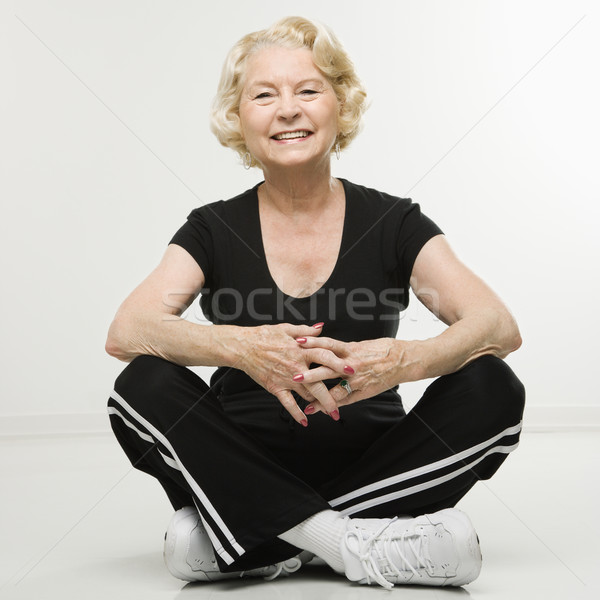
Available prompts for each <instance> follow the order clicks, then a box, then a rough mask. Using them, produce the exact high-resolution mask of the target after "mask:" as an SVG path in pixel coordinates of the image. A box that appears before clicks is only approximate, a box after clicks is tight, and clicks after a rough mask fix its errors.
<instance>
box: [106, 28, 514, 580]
mask: <svg viewBox="0 0 600 600" xmlns="http://www.w3.org/2000/svg"><path fill="white" fill-rule="evenodd" d="M364 107H365V92H364V90H363V88H362V87H361V84H360V81H359V80H358V78H357V76H356V74H355V72H354V68H353V65H352V63H351V61H350V60H349V58H348V56H347V55H346V53H345V51H344V50H343V48H342V47H341V45H340V43H339V41H338V40H337V39H336V37H335V36H334V35H333V34H332V33H331V32H330V31H329V30H328V29H326V28H324V27H323V26H320V25H316V24H314V23H312V22H310V21H307V20H305V19H301V18H286V19H283V20H281V21H279V22H278V23H276V24H275V25H273V26H272V27H271V28H269V29H267V30H264V31H259V32H256V33H252V34H249V35H247V36H245V37H244V38H243V39H242V40H240V41H239V42H238V43H237V44H236V45H235V46H234V47H233V49H232V50H231V52H230V54H229V56H228V57H227V60H226V62H225V66H224V69H223V74H222V78H221V82H220V85H219V89H218V94H217V98H216V101H215V105H214V110H213V115H212V128H213V131H214V133H215V134H216V136H217V138H218V139H219V141H220V142H221V143H222V144H224V145H226V146H229V147H231V148H233V149H234V150H235V151H237V152H238V153H239V154H240V156H241V158H242V160H243V163H244V165H245V166H246V167H247V168H250V167H251V166H255V167H258V168H260V169H261V170H262V172H263V175H264V181H263V182H261V183H259V184H258V185H256V186H255V187H253V188H252V189H250V190H248V191H246V192H243V193H242V194H240V195H239V196H237V197H235V198H232V199H230V200H227V201H219V202H214V203H211V204H207V205H205V206H203V207H201V208H198V209H196V210H194V211H192V213H191V214H190V215H189V217H188V220H187V222H186V223H185V224H184V225H183V226H182V227H181V229H180V230H179V231H178V232H177V233H176V234H175V236H174V237H173V239H172V240H171V243H170V244H169V245H168V247H167V249H166V252H165V254H164V257H163V259H162V261H161V262H160V264H159V265H158V267H157V268H156V269H155V270H154V271H153V272H152V273H151V274H150V275H149V277H148V278H147V279H146V280H145V281H144V282H143V283H141V284H140V285H139V286H138V287H137V288H136V289H135V290H134V291H133V292H132V293H131V295H130V296H129V297H128V298H127V299H126V300H125V302H124V303H123V304H122V306H121V307H120V308H119V310H118V312H117V315H116V317H115V319H114V321H113V323H112V325H111V328H110V331H109V335H108V340H107V346H106V347H107V351H108V353H109V354H111V355H112V356H115V357H117V358H119V359H121V360H124V361H126V362H130V364H129V365H128V366H127V368H126V369H125V370H124V371H123V373H122V374H121V375H120V376H119V378H118V379H117V381H116V384H115V390H114V392H113V394H112V395H111V398H110V400H109V413H110V418H111V423H112V426H113V429H114V432H115V434H116V436H117V438H118V440H119V442H120V444H121V445H122V447H123V449H124V450H125V452H126V453H127V455H128V457H129V459H130V460H131V461H132V463H133V465H134V466H135V467H137V468H138V469H141V470H143V471H145V472H147V473H149V474H151V475H153V476H154V477H156V478H157V479H158V480H159V481H160V483H161V484H162V486H163V487H164V489H165V491H166V493H167V494H168V497H169V499H170V501H171V503H172V504H173V507H174V509H175V510H176V512H175V515H174V516H173V518H172V520H171V523H170V525H169V527H168V530H167V535H166V538H165V548H164V555H165V561H166V563H167V566H168V567H169V570H170V571H171V573H172V574H174V575H175V576H177V577H180V578H181V579H184V580H189V581H193V580H215V579H220V578H226V577H239V576H241V575H262V576H266V577H274V576H277V575H278V574H280V573H289V572H292V571H294V570H296V569H297V568H298V567H299V566H300V564H301V563H302V562H304V561H306V560H308V559H309V558H312V557H313V556H315V555H316V556H318V557H320V558H321V559H322V560H324V561H325V562H326V563H327V564H328V565H329V566H330V567H331V568H332V569H333V570H334V571H335V572H336V573H339V574H342V575H345V576H346V577H347V578H348V579H349V580H351V581H358V582H360V583H365V584H372V583H377V584H380V585H382V586H384V587H388V588H389V587H392V586H393V584H396V583H411V584H415V583H417V584H426V585H463V584H465V583H468V582H470V581H472V580H473V579H474V578H475V577H477V575H478V574H479V571H480V567H481V554H480V550H479V540H478V538H477V535H476V533H475V530H474V529H473V526H472V524H471V522H470V520H469V519H468V517H467V516H466V515H465V514H464V513H463V512H461V511H460V510H458V509H456V508H453V507H454V506H455V504H456V503H457V502H458V500H459V499H460V498H461V497H462V496H463V495H464V494H465V493H466V492H467V491H468V490H469V489H470V488H471V487H472V486H473V485H474V484H475V482H476V481H477V480H479V479H486V478H489V477H491V476H492V474H493V473H494V472H495V471H496V470H497V468H498V467H499V466H500V464H501V463H502V462H503V460H504V459H505V458H506V456H507V454H508V453H509V452H510V451H511V450H513V449H514V448H515V447H516V446H517V443H518V438H519V434H520V430H521V417H522V412H523V404H524V391H523V387H522V385H521V384H520V382H519V381H518V379H517V378H516V377H515V375H514V374H513V373H512V371H511V370H510V368H509V367H508V366H507V365H506V364H505V363H504V361H503V360H502V359H503V358H504V357H505V356H506V355H507V354H509V353H510V352H511V351H513V350H515V349H516V348H518V346H519V345H520V337H519V332H518V329H517V326H516V324H515V321H514V319H513V317H512V316H511V314H510V313H509V311H508V310H507V308H506V307H505V306H504V304H503V303H502V302H501V301H500V300H499V298H498V297H497V296H496V295H495V294H494V293H493V292H492V291H491V290H490V288H489V287H488V286H487V285H486V284H485V283H484V282H483V281H482V280H481V279H479V278H478V277H476V276H475V275H474V274H473V273H472V272H471V271H470V270H469V269H467V268H466V267H465V266H464V265H463V264H462V263H461V262H460V261H459V260H458V259H457V257H456V256H455V255H454V253H453V252H452V250H451V249H450V246H449V245H448V242H447V241H446V238H445V237H444V235H443V234H442V232H441V231H440V229H439V228H438V227H437V226H436V225H435V224H434V223H433V222H432V221H431V220H430V219H428V218H427V217H426V216H424V215H423V214H422V213H421V211H420V208H419V206H418V205H417V204H414V203H412V202H411V201H410V200H407V199H401V198H397V197H394V196H391V195H388V194H385V193H382V192H378V191H376V190H373V189H369V188H366V187H362V186H360V185H357V184H354V183H351V182H349V181H347V180H343V179H336V178H333V177H332V175H331V168H330V161H331V157H332V154H338V155H339V152H340V151H341V150H343V149H344V148H345V147H346V146H347V145H348V144H349V143H350V141H351V140H352V139H353V138H354V137H355V135H356V133H357V130H358V126H359V122H360V118H361V115H362V113H363V110H364ZM409 287H411V288H412V289H413V290H414V292H415V294H416V296H417V297H418V298H419V300H420V301H421V302H423V303H424V304H425V306H427V307H428V308H429V309H430V310H431V311H433V312H434V313H435V314H436V315H437V316H439V318H440V319H441V320H442V321H444V322H445V323H446V324H447V325H448V327H447V328H446V329H445V331H444V332H443V333H442V334H441V335H438V336H437V337H434V338H432V339H427V340H417V341H406V340H402V339H397V338H396V333H397V331H398V323H399V313H400V311H401V310H403V309H404V308H406V306H407V304H408V292H409ZM199 295H200V303H201V306H202V309H203V312H204V314H205V315H206V317H207V319H208V320H209V321H211V322H212V325H210V326H206V325H201V324H196V323H192V322H190V321H188V320H185V319H183V318H181V314H182V312H183V310H184V309H185V308H186V307H188V306H189V305H190V304H191V303H192V301H193V300H194V299H195V298H196V297H197V296H199ZM189 365H210V366H216V367H218V369H217V370H216V372H215V373H214V376H213V377H212V379H211V385H210V387H209V386H208V385H207V384H206V383H205V382H204V381H202V380H201V379H200V378H199V377H198V376H197V375H196V374H195V373H193V372H192V371H191V370H189V369H187V368H186V366H189ZM432 377H437V379H436V380H435V381H434V382H433V383H432V384H431V385H430V386H429V387H428V388H427V390H426V391H425V394H424V395H423V397H422V398H421V400H420V401H419V402H418V403H417V404H416V406H415V407H414V408H413V409H412V410H411V411H410V412H409V413H408V414H406V413H405V411H404V409H403V407H402V403H401V400H400V396H399V395H398V393H397V388H398V385H399V384H401V383H403V382H407V381H415V380H419V379H425V378H432ZM340 409H341V410H340Z"/></svg>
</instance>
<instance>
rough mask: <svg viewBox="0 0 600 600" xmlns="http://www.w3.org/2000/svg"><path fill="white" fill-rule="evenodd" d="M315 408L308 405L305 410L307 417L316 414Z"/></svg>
mask: <svg viewBox="0 0 600 600" xmlns="http://www.w3.org/2000/svg"><path fill="white" fill-rule="evenodd" d="M315 410H316V409H315V407H314V406H313V405H312V404H309V405H307V407H306V408H305V409H304V414H305V415H312V414H313V413H314V412H315Z"/></svg>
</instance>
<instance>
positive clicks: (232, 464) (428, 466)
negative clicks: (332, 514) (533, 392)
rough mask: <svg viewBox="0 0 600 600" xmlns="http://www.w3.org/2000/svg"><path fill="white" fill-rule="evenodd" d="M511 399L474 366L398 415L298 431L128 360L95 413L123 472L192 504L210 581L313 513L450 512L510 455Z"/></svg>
mask: <svg viewBox="0 0 600 600" xmlns="http://www.w3.org/2000/svg"><path fill="white" fill-rule="evenodd" d="M524 401H525V393H524V389H523V386H522V384H521V383H520V381H519V380H518V379H517V377H516V376H515V375H514V373H513V372H512V371H511V369H510V368H509V367H508V365H507V364H506V363H505V362H504V361H502V360H500V359H497V358H495V357H492V356H484V357H482V358H479V359H477V360H475V361H473V362H472V363H470V364H469V365H468V366H466V367H465V368H463V369H461V370H460V371H458V372H456V373H453V374H451V375H445V376H443V377H440V378H438V379H436V380H435V381H434V382H433V383H432V384H431V385H430V386H429V387H428V388H427V390H426V391H425V393H424V395H423V397H422V398H421V400H420V401H419V402H418V403H417V405H416V406H415V407H414V408H413V409H412V410H411V411H410V412H409V413H408V414H405V413H404V411H403V409H402V407H401V405H399V404H396V403H393V402H392V403H390V402H387V401H385V400H380V399H373V400H365V401H363V402H359V403H356V404H354V405H351V406H346V407H342V408H341V409H340V413H341V417H342V418H341V419H340V421H339V422H335V421H333V420H332V419H331V418H330V417H328V416H326V415H323V414H320V413H319V414H317V415H313V416H311V417H309V426H308V427H307V428H303V427H301V426H300V425H298V424H296V423H295V422H294V421H291V420H290V419H288V418H287V416H284V415H286V414H287V413H282V412H281V411H282V409H281V407H280V405H279V403H278V401H277V399H276V398H274V397H272V396H269V395H268V394H266V393H265V394H261V395H260V396H254V397H253V396H249V397H248V396H246V397H243V398H242V397H240V398H232V399H228V400H227V401H226V402H223V404H222V403H221V402H220V401H219V399H218V398H216V396H215V395H214V393H213V392H212V391H211V390H210V388H209V387H208V386H207V385H206V384H205V383H204V381H202V379H200V378H199V377H198V376H197V375H196V374H195V373H193V372H192V371H190V370H189V369H186V368H185V367H180V366H177V365H174V364H172V363H170V362H168V361H165V360H162V359H160V358H156V357H151V356H140V357H138V358H136V359H135V360H134V361H132V362H131V364H130V365H128V366H127V368H126V369H125V370H124V371H123V372H122V373H121V375H120V376H119V377H118V379H117V381H116V384H115V390H114V392H113V393H112V395H111V398H110V400H109V409H108V410H109V414H110V419H111V424H112V427H113V431H114V432H115V435H116V436H117V439H118V440H119V443H120V444H121V446H122V447H123V449H124V451H125V453H126V454H127V456H128V457H129V459H130V460H131V462H132V464H133V465H134V466H135V467H136V468H138V469H141V470H142V471H145V472H147V473H149V474H151V475H153V476H154V477H156V478H157V479H158V480H159V481H160V483H161V484H162V486H163V488H164V489H165V491H166V492H167V494H168V496H169V498H170V500H171V503H172V504H173V506H174V508H176V509H177V508H181V507H182V506H186V505H191V504H195V505H196V507H197V508H198V510H199V512H200V514H201V515H202V519H203V521H204V523H205V525H206V528H207V531H208V533H209V535H210V538H211V541H212V543H213V546H214V549H215V554H216V556H217V559H218V562H219V566H220V567H221V569H222V570H243V569H249V568H253V567H257V566H264V565H267V564H273V563H274V562H278V561H280V560H285V559H286V558H289V557H291V556H293V555H294V554H296V553H297V552H298V550H297V549H296V548H294V547H293V546H291V545H289V544H287V543H285V542H283V541H281V540H279V539H278V538H277V535H278V534H280V533H282V532H284V531H287V530H288V529H290V528H292V527H293V526H294V525H297V524H298V523H300V522H301V521H303V520H304V519H306V518H308V517H309V516H311V515H313V514H315V513H317V512H319V511H321V510H324V509H328V508H332V509H334V510H337V511H340V512H342V513H343V514H344V515H354V516H361V517H389V516H394V515H419V514H423V513H425V512H433V511H436V510H440V509H442V508H447V507H451V506H454V505H455V504H456V503H457V502H458V500H459V499H460V498H461V497H462V496H463V495H464V494H465V493H466V492H467V491H468V490H469V489H470V488H471V487H472V486H473V485H474V484H475V482H476V481H477V480H479V479H487V478H489V477H491V476H492V475H493V474H494V472H495V471H496V469H498V467H499V466H500V464H501V463H502V462H503V461H504V459H505V458H506V456H507V454H508V453H509V452H511V451H512V450H514V449H515V448H516V446H517V444H518V440H519V434H520V431H521V419H522V414H523V406H524ZM282 417H284V418H282Z"/></svg>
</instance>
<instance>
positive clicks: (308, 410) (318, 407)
mask: <svg viewBox="0 0 600 600" xmlns="http://www.w3.org/2000/svg"><path fill="white" fill-rule="evenodd" d="M318 412H322V413H324V414H327V411H326V410H325V409H324V408H323V405H322V404H321V403H320V402H319V401H318V400H316V399H315V400H313V401H312V402H310V403H309V404H307V405H306V406H305V407H304V414H306V415H314V414H316V413H318Z"/></svg>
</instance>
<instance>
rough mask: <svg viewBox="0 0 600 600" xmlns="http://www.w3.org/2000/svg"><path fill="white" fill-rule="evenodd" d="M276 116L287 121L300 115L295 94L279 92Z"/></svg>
mask: <svg viewBox="0 0 600 600" xmlns="http://www.w3.org/2000/svg"><path fill="white" fill-rule="evenodd" d="M277 112H278V115H277V116H278V117H279V118H281V119H284V120H286V121H289V120H291V119H295V118H297V117H299V116H300V112H301V111H300V105H299V103H298V98H297V97H296V95H295V94H281V96H280V101H279V110H278V111H277Z"/></svg>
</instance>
